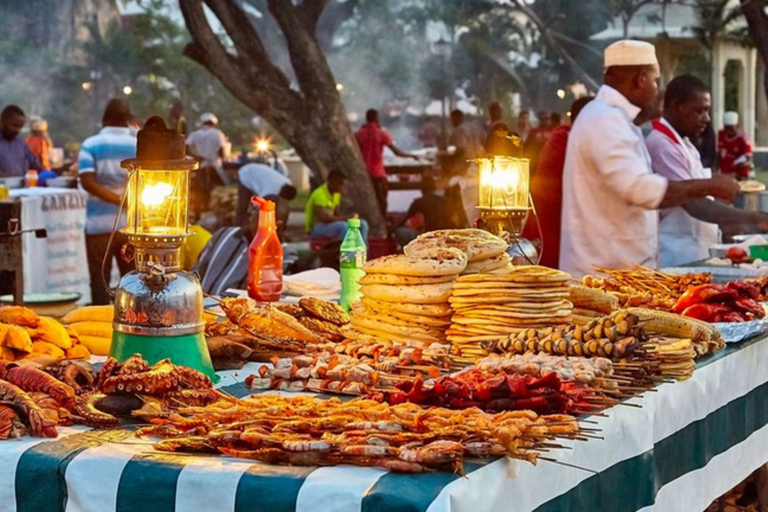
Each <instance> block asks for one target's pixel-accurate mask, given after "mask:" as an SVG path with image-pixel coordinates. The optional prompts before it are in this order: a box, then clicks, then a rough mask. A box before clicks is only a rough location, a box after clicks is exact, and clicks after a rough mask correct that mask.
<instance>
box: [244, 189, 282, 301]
mask: <svg viewBox="0 0 768 512" xmlns="http://www.w3.org/2000/svg"><path fill="white" fill-rule="evenodd" d="M251 202H252V203H253V204H254V205H257V206H258V207H259V229H258V231H256V236H254V237H253V242H251V246H250V247H249V249H248V296H249V297H250V298H252V299H254V300H257V301H259V302H275V301H278V300H280V293H281V292H282V290H283V246H282V244H281V243H280V239H279V238H278V237H277V226H276V225H275V203H273V202H272V201H267V200H266V199H263V198H261V197H256V196H254V197H252V198H251Z"/></svg>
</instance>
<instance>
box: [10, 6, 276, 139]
mask: <svg viewBox="0 0 768 512" xmlns="http://www.w3.org/2000/svg"><path fill="white" fill-rule="evenodd" d="M142 5H143V6H144V9H145V12H144V13H143V14H138V15H132V16H128V17H126V18H125V19H124V20H122V21H121V22H117V21H115V22H113V23H111V24H110V25H109V26H108V27H107V28H106V30H103V31H100V30H99V29H98V27H97V26H96V25H95V24H94V23H91V24H88V25H87V29H88V32H89V35H90V38H89V40H88V41H87V42H85V43H80V44H75V45H74V46H69V47H62V48H56V49H53V50H41V49H40V48H35V47H32V46H30V45H29V44H28V41H26V40H23V39H18V38H17V39H6V40H3V41H0V69H3V70H10V72H9V73H5V74H3V76H2V77H0V100H2V103H3V104H7V103H11V102H14V103H18V104H19V105H20V106H22V108H24V109H26V110H27V111H28V112H33V113H37V114H40V115H42V116H43V117H45V118H46V119H47V120H48V122H49V130H50V133H51V136H52V137H53V139H54V142H55V143H56V145H57V146H66V147H70V148H72V149H74V148H76V147H77V144H79V143H80V142H81V141H82V140H83V139H84V138H85V137H87V136H89V135H91V134H93V133H95V132H96V131H97V130H98V129H99V127H100V121H101V114H102V111H103V109H104V106H105V105H106V103H107V101H108V100H109V98H112V97H122V98H124V99H126V100H127V101H128V102H129V104H130V105H131V110H132V111H133V113H134V115H135V116H136V118H137V120H139V121H140V122H143V121H144V120H146V119H147V118H148V117H150V116H152V115H161V116H163V117H164V118H167V114H168V110H169V107H170V105H171V103H172V102H173V101H174V100H176V99H179V100H181V102H182V104H183V105H184V107H185V111H186V112H185V115H186V117H187V126H188V129H189V130H194V129H195V127H196V124H197V119H198V118H199V115H200V114H201V113H203V112H214V113H216V115H217V116H218V118H219V120H220V124H221V128H222V130H223V131H224V133H226V134H227V136H228V137H229V138H230V141H231V142H232V143H233V149H234V150H238V149H250V144H251V141H252V140H253V138H254V137H256V136H258V135H261V134H270V133H271V129H270V128H269V127H262V128H261V129H258V128H257V127H255V126H254V125H253V124H252V123H251V120H252V119H253V116H254V115H253V112H251V111H250V109H248V108H247V107H245V106H244V105H242V104H241V103H240V102H239V101H237V100H236V99H234V98H233V97H232V96H231V94H230V93H229V92H228V91H227V90H226V89H225V88H224V87H223V86H222V85H221V84H220V83H219V82H218V81H217V80H216V79H215V78H214V77H212V76H211V75H210V74H208V73H207V72H205V71H204V70H203V69H202V68H201V67H200V66H199V65H198V64H196V63H194V62H193V61H191V60H190V59H188V58H187V57H185V56H183V54H182V51H183V48H184V46H185V45H186V44H187V42H188V40H189V36H188V33H187V31H186V29H185V28H184V27H183V26H181V25H179V24H178V23H177V21H175V20H173V19H172V18H171V17H170V16H169V14H168V12H167V7H166V6H165V2H164V1H163V0H149V1H145V2H143V4H142ZM84 84H85V85H84ZM126 86H129V87H130V88H131V93H130V95H126V94H125V93H124V92H123V88H124V87H126ZM46 91H47V94H46ZM35 95H37V96H38V97H37V98H36V97H35Z"/></svg>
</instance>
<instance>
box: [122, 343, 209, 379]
mask: <svg viewBox="0 0 768 512" xmlns="http://www.w3.org/2000/svg"><path fill="white" fill-rule="evenodd" d="M133 354H141V357H143V358H144V359H145V360H146V361H147V362H148V363H149V364H155V363H156V362H158V361H161V360H163V359H166V358H167V359H170V360H171V362H172V363H173V364H177V365H180V366H189V367H190V368H194V369H195V370H199V371H201V372H203V373H204V374H206V375H207V376H209V377H210V378H211V380H213V382H218V380H219V376H218V375H216V372H214V370H213V363H211V356H210V354H208V346H207V345H206V343H205V335H203V333H198V334H185V335H183V336H170V337H160V336H143V335H139V334H126V333H122V332H117V331H114V333H113V334H112V349H111V350H110V352H109V355H110V356H112V357H114V358H115V359H117V360H118V362H121V363H122V362H123V361H125V360H126V359H128V358H129V357H131V356H132V355H133Z"/></svg>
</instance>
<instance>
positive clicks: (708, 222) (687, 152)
mask: <svg viewBox="0 0 768 512" xmlns="http://www.w3.org/2000/svg"><path fill="white" fill-rule="evenodd" d="M711 106H712V99H711V97H710V94H709V90H708V89H707V86H706V85H704V83H703V82H702V81H701V80H699V79H698V78H696V77H694V76H691V75H682V76H679V77H677V78H675V79H674V80H672V81H671V82H670V83H669V85H668V86H667V89H666V91H665V93H664V117H662V118H661V119H658V120H656V121H653V123H652V126H653V130H652V131H651V133H650V134H649V135H648V137H646V139H645V143H646V145H647V147H648V153H649V154H650V155H651V165H652V167H653V172H655V173H656V174H658V175H660V176H664V177H665V178H667V179H668V180H672V181H683V180H692V179H706V178H709V177H711V176H712V170H711V169H709V168H705V167H704V166H703V165H702V163H701V156H700V155H699V151H698V150H697V149H696V147H695V146H694V145H693V143H692V142H691V139H692V138H696V137H699V136H700V135H701V134H702V133H704V130H705V129H706V128H707V124H708V123H709V121H710V118H709V111H710V108H711ZM660 217H661V221H660V222H659V252H660V260H661V266H662V267H668V266H675V265H683V264H685V263H690V262H692V261H697V260H701V259H705V258H708V257H709V247H710V246H711V245H712V244H716V243H718V242H719V241H720V230H719V229H718V227H722V228H723V230H725V231H727V232H729V233H737V232H750V233H755V232H757V231H764V230H765V229H766V227H768V215H765V214H761V213H756V212H749V211H745V210H740V209H738V208H734V207H732V206H728V205H725V204H722V203H720V202H717V201H714V200H712V199H709V198H703V199H699V200H697V201H693V202H690V203H688V204H685V205H683V206H678V207H675V208H668V209H665V210H662V211H661V215H660Z"/></svg>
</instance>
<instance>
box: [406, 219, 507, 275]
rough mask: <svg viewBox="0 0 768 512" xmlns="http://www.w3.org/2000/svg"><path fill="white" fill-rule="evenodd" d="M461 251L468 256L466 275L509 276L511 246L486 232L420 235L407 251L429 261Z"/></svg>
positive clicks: (471, 231) (450, 232) (407, 254)
mask: <svg viewBox="0 0 768 512" xmlns="http://www.w3.org/2000/svg"><path fill="white" fill-rule="evenodd" d="M447 247H450V248H454V249H458V250H460V251H461V252H463V253H464V254H466V255H467V267H466V268H465V269H464V271H463V272H462V274H463V275H466V274H480V273H483V274H487V273H490V274H496V273H501V274H504V273H506V272H507V271H508V270H509V268H510V267H511V265H512V260H511V258H510V257H509V255H507V253H506V252H505V251H506V250H507V242H505V241H504V240H503V239H501V238H499V237H498V236H496V235H492V234H491V233H489V232H487V231H483V230H482V229H441V230H439V231H429V232H427V233H424V234H423V235H420V236H419V237H418V238H416V239H415V240H413V241H412V242H411V243H409V244H408V245H406V246H405V247H404V248H403V251H404V252H405V254H406V256H411V257H413V258H425V257H429V256H430V255H431V254H434V252H435V251H437V250H440V249H444V248H447Z"/></svg>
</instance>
